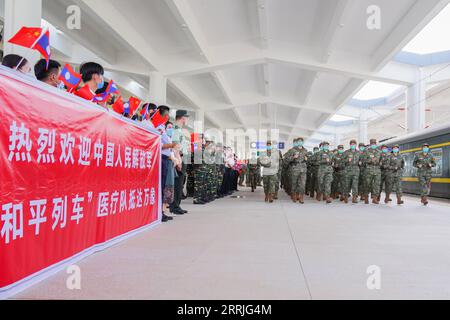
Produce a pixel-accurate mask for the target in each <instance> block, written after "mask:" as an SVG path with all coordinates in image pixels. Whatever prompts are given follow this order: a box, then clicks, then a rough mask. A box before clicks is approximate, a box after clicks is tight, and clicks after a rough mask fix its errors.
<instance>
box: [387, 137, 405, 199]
mask: <svg viewBox="0 0 450 320" xmlns="http://www.w3.org/2000/svg"><path fill="white" fill-rule="evenodd" d="M386 167H387V173H386V200H385V201H384V202H385V203H386V204H388V203H389V198H390V195H391V193H392V191H395V192H396V193H397V204H398V205H401V204H403V203H404V202H403V200H402V196H403V194H402V176H403V169H404V168H405V159H404V157H403V156H402V155H401V154H400V146H399V145H395V146H394V147H393V148H392V154H390V155H389V158H388V161H387V162H386Z"/></svg>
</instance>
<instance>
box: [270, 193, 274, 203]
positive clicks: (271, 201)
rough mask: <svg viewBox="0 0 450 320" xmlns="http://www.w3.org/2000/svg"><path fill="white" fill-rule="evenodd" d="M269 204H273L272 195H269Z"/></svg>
mask: <svg viewBox="0 0 450 320" xmlns="http://www.w3.org/2000/svg"><path fill="white" fill-rule="evenodd" d="M269 203H273V194H269Z"/></svg>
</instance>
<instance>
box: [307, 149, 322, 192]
mask: <svg viewBox="0 0 450 320" xmlns="http://www.w3.org/2000/svg"><path fill="white" fill-rule="evenodd" d="M321 150H322V144H320V146H319V147H315V148H314V152H313V156H312V158H311V159H310V162H311V171H312V173H311V190H312V193H311V194H310V196H311V198H314V197H317V194H318V193H319V183H318V174H319V157H318V155H319V152H320V151H321Z"/></svg>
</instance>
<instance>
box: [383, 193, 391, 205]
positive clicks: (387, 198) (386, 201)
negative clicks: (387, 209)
mask: <svg viewBox="0 0 450 320" xmlns="http://www.w3.org/2000/svg"><path fill="white" fill-rule="evenodd" d="M389 200H390V194H386V199H384V203H386V204H389Z"/></svg>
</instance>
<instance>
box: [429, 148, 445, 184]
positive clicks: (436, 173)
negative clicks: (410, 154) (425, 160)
mask: <svg viewBox="0 0 450 320" xmlns="http://www.w3.org/2000/svg"><path fill="white" fill-rule="evenodd" d="M431 152H433V155H434V157H435V158H436V167H434V168H433V177H442V175H443V171H444V163H443V155H444V151H443V150H442V148H440V149H433V150H432V151H431Z"/></svg>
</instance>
